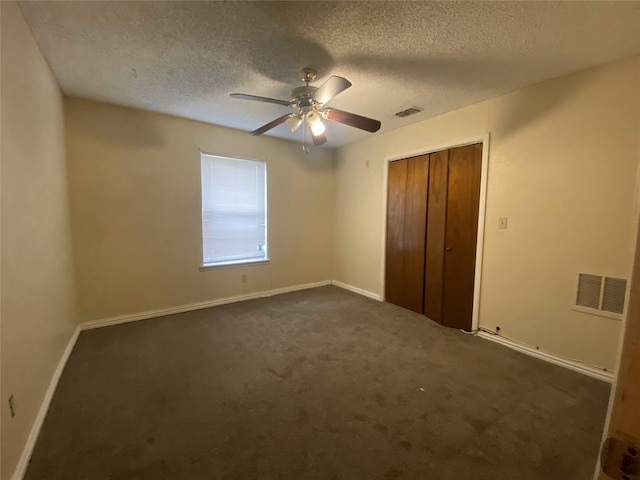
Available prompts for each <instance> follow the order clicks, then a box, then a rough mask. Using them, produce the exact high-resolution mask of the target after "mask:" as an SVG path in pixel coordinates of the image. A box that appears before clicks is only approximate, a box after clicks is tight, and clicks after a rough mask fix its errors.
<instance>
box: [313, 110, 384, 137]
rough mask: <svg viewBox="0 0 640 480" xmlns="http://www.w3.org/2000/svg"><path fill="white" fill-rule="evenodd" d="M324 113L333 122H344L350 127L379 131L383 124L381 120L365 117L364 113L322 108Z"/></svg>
mask: <svg viewBox="0 0 640 480" xmlns="http://www.w3.org/2000/svg"><path fill="white" fill-rule="evenodd" d="M322 115H323V116H324V117H325V118H326V119H328V120H331V121H332V122H338V123H344V124H345V125H349V126H350V127H355V128H359V129H360V130H366V131H367V132H371V133H373V132H377V131H378V130H380V127H381V126H382V124H381V123H380V120H374V119H373V118H367V117H363V116H362V115H356V114H355V113H349V112H345V111H343V110H337V109H335V108H326V109H324V110H322Z"/></svg>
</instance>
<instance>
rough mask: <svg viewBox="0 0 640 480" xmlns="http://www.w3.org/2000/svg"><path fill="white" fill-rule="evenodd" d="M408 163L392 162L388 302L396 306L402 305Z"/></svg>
mask: <svg viewBox="0 0 640 480" xmlns="http://www.w3.org/2000/svg"><path fill="white" fill-rule="evenodd" d="M408 163H409V162H408V161H407V160H397V161H395V162H390V163H389V178H388V189H389V190H388V197H387V198H388V200H387V252H386V261H385V300H386V301H387V302H390V303H394V304H396V305H402V303H403V289H402V277H403V270H404V268H403V266H404V261H403V249H404V224H405V221H404V212H405V205H406V188H407V165H408Z"/></svg>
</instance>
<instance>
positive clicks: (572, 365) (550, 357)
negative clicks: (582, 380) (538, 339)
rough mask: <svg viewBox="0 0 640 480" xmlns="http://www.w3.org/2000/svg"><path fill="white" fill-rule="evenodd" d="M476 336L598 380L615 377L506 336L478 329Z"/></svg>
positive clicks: (604, 371)
mask: <svg viewBox="0 0 640 480" xmlns="http://www.w3.org/2000/svg"><path fill="white" fill-rule="evenodd" d="M477 335H478V337H481V338H484V339H486V340H491V341H492V342H496V343H500V344H502V345H505V346H507V347H509V348H512V349H513V350H517V351H519V352H522V353H524V354H526V355H530V356H532V357H536V358H539V359H541V360H545V361H547V362H549V363H553V364H555V365H560V366H561V367H565V368H568V369H570V370H574V371H576V372H580V373H583V374H585V375H589V376H590V377H594V378H597V379H600V380H604V381H605V382H609V383H613V380H614V379H615V373H614V372H609V371H607V370H604V369H599V368H596V367H591V366H589V365H585V364H583V363H580V362H576V361H574V360H569V359H566V358H563V357H559V356H557V355H554V354H552V353H547V352H542V351H540V350H536V349H535V348H533V347H529V346H526V345H521V344H519V343H517V342H514V341H512V340H509V339H508V338H504V337H501V336H499V335H492V334H490V333H487V332H483V331H480V332H478V334H477Z"/></svg>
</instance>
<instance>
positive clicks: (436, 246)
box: [424, 150, 449, 323]
mask: <svg viewBox="0 0 640 480" xmlns="http://www.w3.org/2000/svg"><path fill="white" fill-rule="evenodd" d="M448 170H449V150H444V151H442V152H437V153H432V154H431V155H430V157H429V197H428V198H429V200H428V212H429V214H428V217H427V218H428V220H427V235H426V241H427V244H426V258H425V270H424V314H425V315H426V316H427V317H429V318H430V319H431V320H435V321H436V322H438V323H442V296H443V294H444V285H443V281H444V248H445V233H446V222H447V187H448V185H447V184H448Z"/></svg>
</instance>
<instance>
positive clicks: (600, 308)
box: [574, 273, 627, 318]
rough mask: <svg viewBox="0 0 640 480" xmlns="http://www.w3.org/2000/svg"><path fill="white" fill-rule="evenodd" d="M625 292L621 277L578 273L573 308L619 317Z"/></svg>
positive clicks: (625, 286) (622, 309) (625, 282)
mask: <svg viewBox="0 0 640 480" xmlns="http://www.w3.org/2000/svg"><path fill="white" fill-rule="evenodd" d="M626 293H627V281H626V280H625V279H623V278H612V277H604V276H602V275H591V274H588V273H580V274H578V291H577V294H576V301H575V305H574V309H575V310H579V311H583V312H587V313H595V314H597V315H603V316H606V317H612V318H621V316H622V313H623V312H624V304H625V300H626Z"/></svg>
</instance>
